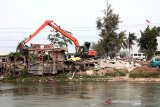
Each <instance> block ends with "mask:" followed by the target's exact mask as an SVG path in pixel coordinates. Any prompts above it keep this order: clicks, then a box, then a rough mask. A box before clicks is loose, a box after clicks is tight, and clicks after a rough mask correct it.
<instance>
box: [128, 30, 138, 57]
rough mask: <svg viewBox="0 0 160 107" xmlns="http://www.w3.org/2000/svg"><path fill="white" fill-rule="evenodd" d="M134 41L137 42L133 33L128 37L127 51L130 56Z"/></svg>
mask: <svg viewBox="0 0 160 107" xmlns="http://www.w3.org/2000/svg"><path fill="white" fill-rule="evenodd" d="M134 41H137V37H136V36H135V33H130V32H129V35H128V49H129V55H130V54H131V53H130V51H131V49H132V45H134Z"/></svg>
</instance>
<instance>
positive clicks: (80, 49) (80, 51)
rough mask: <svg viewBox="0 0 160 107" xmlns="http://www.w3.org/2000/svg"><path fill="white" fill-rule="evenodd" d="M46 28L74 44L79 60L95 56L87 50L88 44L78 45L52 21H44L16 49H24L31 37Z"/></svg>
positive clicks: (73, 38)
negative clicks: (50, 28)
mask: <svg viewBox="0 0 160 107" xmlns="http://www.w3.org/2000/svg"><path fill="white" fill-rule="evenodd" d="M46 26H50V27H52V28H53V29H54V30H56V31H57V32H60V33H61V34H62V35H63V36H65V37H67V38H69V39H70V40H71V41H72V42H73V43H74V44H75V49H76V54H75V56H76V57H81V58H91V57H95V56H96V51H95V50H89V47H90V42H85V43H84V45H83V46H80V45H79V42H78V40H77V39H76V38H75V37H73V36H72V35H71V34H69V33H67V32H66V31H64V30H63V29H62V28H60V26H58V25H57V24H56V23H54V22H53V21H52V20H46V21H45V22H44V23H43V24H42V25H41V26H40V27H39V28H38V29H37V30H36V31H35V32H34V33H33V34H31V35H30V36H29V37H28V38H27V39H25V40H24V41H23V42H21V43H20V44H19V45H18V46H17V49H18V50H19V51H20V50H22V49H24V48H25V45H26V43H27V42H29V41H30V40H31V39H32V38H33V37H35V36H36V35H37V34H38V33H39V32H40V31H41V30H42V29H44V28H45V27H46Z"/></svg>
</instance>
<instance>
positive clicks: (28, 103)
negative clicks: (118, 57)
mask: <svg viewBox="0 0 160 107" xmlns="http://www.w3.org/2000/svg"><path fill="white" fill-rule="evenodd" d="M159 101H160V83H145V82H63V83H3V82H0V107H130V106H131V107H140V106H142V107H143V106H144V107H146V106H149V107H158V106H159V105H160V102H159Z"/></svg>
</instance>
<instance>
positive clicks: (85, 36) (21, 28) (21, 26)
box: [0, 0, 160, 52]
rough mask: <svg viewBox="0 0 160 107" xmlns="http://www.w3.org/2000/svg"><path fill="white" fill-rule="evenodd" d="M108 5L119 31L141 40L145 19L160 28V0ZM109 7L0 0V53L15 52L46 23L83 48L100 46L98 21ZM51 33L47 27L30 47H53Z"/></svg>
mask: <svg viewBox="0 0 160 107" xmlns="http://www.w3.org/2000/svg"><path fill="white" fill-rule="evenodd" d="M108 2H109V3H110V4H111V5H112V8H113V12H114V13H115V14H119V16H120V20H121V21H122V23H120V25H119V30H118V31H123V30H126V34H128V32H135V34H136V36H137V37H138V38H139V37H140V30H141V31H143V30H144V29H145V28H146V27H147V25H148V23H146V19H147V20H149V21H150V24H149V26H150V27H153V26H160V22H159V19H160V14H159V12H158V10H160V6H159V4H160V1H159V0H154V1H153V0H108ZM106 7H107V0H0V13H1V14H0V52H13V51H15V49H16V46H17V44H18V43H19V42H20V41H21V40H23V39H24V38H27V37H28V36H29V35H30V34H32V33H34V31H36V29H37V28H38V27H40V26H41V25H42V24H43V23H44V21H45V20H53V21H54V22H55V23H56V24H58V25H60V26H61V28H62V29H64V30H67V31H70V32H72V34H73V36H74V37H76V38H77V39H78V40H79V42H80V44H81V45H83V43H84V42H85V41H88V42H97V41H98V40H99V36H98V34H99V31H98V30H97V28H96V20H97V18H101V17H103V16H104V14H103V11H104V9H106ZM50 30H52V28H50V27H46V28H45V29H43V30H42V31H41V32H40V33H39V34H38V35H37V36H36V37H35V38H33V39H32V40H31V41H30V42H28V43H27V45H29V46H30V44H31V43H40V44H47V43H50V42H49V41H48V40H47V36H48V34H50V33H51V32H50ZM118 31H117V32H118ZM126 36H127V35H126ZM158 40H159V38H158ZM159 41H160V40H159ZM159 44H160V42H159ZM69 51H70V52H74V45H73V46H70V47H69ZM132 51H133V52H137V51H138V47H137V46H136V45H135V46H133V50H132Z"/></svg>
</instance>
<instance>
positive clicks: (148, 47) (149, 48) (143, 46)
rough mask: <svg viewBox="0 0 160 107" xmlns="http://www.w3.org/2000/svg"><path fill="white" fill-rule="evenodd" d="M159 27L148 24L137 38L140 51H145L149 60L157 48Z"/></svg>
mask: <svg viewBox="0 0 160 107" xmlns="http://www.w3.org/2000/svg"><path fill="white" fill-rule="evenodd" d="M159 31H160V29H159V27H153V28H150V27H149V26H148V27H147V28H146V29H145V30H144V31H143V32H142V31H141V37H140V39H139V40H138V45H139V46H140V51H141V52H143V53H145V55H146V56H147V59H148V60H150V59H151V58H152V56H153V55H154V53H155V51H156V50H157V46H158V43H157V36H159Z"/></svg>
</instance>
